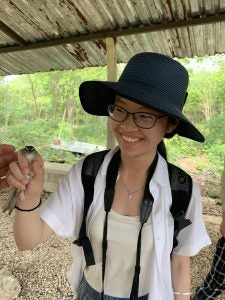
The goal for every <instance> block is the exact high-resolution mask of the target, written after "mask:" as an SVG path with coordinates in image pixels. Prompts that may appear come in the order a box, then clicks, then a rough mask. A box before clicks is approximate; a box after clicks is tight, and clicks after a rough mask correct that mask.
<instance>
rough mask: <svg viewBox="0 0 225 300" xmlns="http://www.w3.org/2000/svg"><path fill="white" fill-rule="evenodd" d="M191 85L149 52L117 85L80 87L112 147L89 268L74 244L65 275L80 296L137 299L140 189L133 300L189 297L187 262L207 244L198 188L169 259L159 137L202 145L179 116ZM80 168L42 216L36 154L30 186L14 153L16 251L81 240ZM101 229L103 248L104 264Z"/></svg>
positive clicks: (98, 187) (97, 203) (177, 67)
mask: <svg viewBox="0 0 225 300" xmlns="http://www.w3.org/2000/svg"><path fill="white" fill-rule="evenodd" d="M187 86H188V73H187V71H186V69H185V68H184V67H183V66H182V65H181V64H180V63H178V62H177V61H175V60H173V59H171V58H169V57H167V56H164V55H161V54H157V53H151V52H146V53H140V54H137V55H135V56H134V57H132V58H131V60H130V61H129V62H128V63H127V66H126V67H125V69H124V71H123V73H122V75H121V77H120V79H119V81H118V82H99V81H87V82H84V83H83V84H81V86H80V99H81V104H82V106H83V108H84V109H85V110H86V111H87V112H89V113H91V114H94V115H102V116H109V117H110V122H111V127H112V131H113V133H114V135H115V137H116V139H117V142H118V147H116V148H115V149H113V150H111V151H110V152H109V153H108V154H107V155H106V157H105V159H104V161H103V164H102V166H101V168H100V170H99V173H98V175H97V177H96V181H95V190H94V199H93V202H92V204H91V206H90V209H89V211H88V215H87V231H88V235H89V238H90V240H91V244H92V247H93V251H94V257H95V262H96V263H95V265H93V266H89V267H86V266H81V264H80V258H81V257H80V255H81V252H80V248H78V247H77V246H76V245H74V247H73V256H74V264H73V266H72V268H71V270H70V279H71V278H72V282H73V286H74V287H75V288H77V299H78V300H79V299H108V300H113V299H114V300H116V299H137V295H135V292H134V291H133V284H132V282H133V280H134V278H133V274H134V266H135V261H136V259H137V257H138V254H137V252H138V251H137V248H138V247H137V241H138V235H139V233H140V211H141V207H142V202H143V201H142V200H143V195H144V193H145V191H148V192H149V193H150V195H151V197H152V199H153V206H152V211H151V212H150V215H149V217H148V219H147V222H146V224H145V225H144V226H143V228H142V238H141V252H140V265H141V272H140V274H139V287H138V284H136V285H135V286H136V288H137V287H138V288H137V293H138V297H139V298H138V299H142V300H146V299H151V300H156V299H157V300H171V299H175V300H179V299H180V300H187V299H190V294H191V293H190V289H191V276H190V258H189V257H190V256H191V255H195V254H196V253H198V252H199V251H200V249H201V248H202V247H204V246H206V245H209V244H210V239H209V237H208V235H207V232H206V229H205V226H204V222H203V218H202V211H201V203H200V194H199V189H198V187H197V185H196V184H195V183H194V184H193V191H192V197H191V200H190V203H189V207H188V210H187V213H186V218H188V219H190V220H191V222H192V224H191V225H190V226H188V227H186V228H185V229H183V230H181V232H180V233H179V235H178V246H177V247H176V248H174V250H173V252H172V254H171V249H172V244H173V224H174V223H173V218H172V215H171V214H170V206H171V201H172V199H171V189H170V183H169V176H168V169H167V162H166V160H165V158H163V157H162V155H161V154H160V153H159V151H160V149H161V146H163V138H164V137H172V136H173V135H174V134H175V133H177V134H179V135H181V136H184V137H187V138H190V139H192V140H196V141H199V142H203V141H204V138H203V136H202V134H201V133H200V132H199V131H198V130H197V129H196V128H195V127H194V125H192V124H191V123H190V121H189V120H188V119H187V118H186V117H185V116H184V115H183V113H182V108H183V105H184V103H185V101H186V97H187V92H186V90H187ZM118 149H119V152H118ZM115 153H119V163H118V166H117V168H118V170H117V174H116V180H115V185H114V194H113V199H112V207H111V209H110V212H109V214H108V217H107V228H106V226H104V222H106V221H105V220H106V217H105V216H106V213H105V210H104V192H105V184H106V176H107V172H108V169H107V168H108V165H109V164H110V161H111V159H112V157H114V154H115ZM164 154H165V153H164ZM82 163H83V160H81V161H79V162H78V164H77V165H75V166H74V167H73V168H72V169H71V171H70V172H69V174H68V175H67V177H66V178H65V179H64V180H63V182H62V183H61V184H60V186H59V188H58V190H57V192H56V193H55V194H54V195H52V197H51V198H50V199H49V200H48V201H47V202H46V203H45V204H44V205H43V206H42V207H41V210H40V212H39V209H38V207H39V204H40V195H41V192H42V188H43V181H44V179H43V173H44V171H43V162H42V159H41V158H40V157H38V158H37V159H36V160H35V161H34V163H33V165H32V170H31V171H32V173H33V174H32V175H33V179H32V180H31V181H30V182H29V183H27V180H26V176H25V175H27V174H28V173H29V172H30V170H29V168H28V165H27V163H26V161H25V160H24V159H23V158H22V157H19V163H12V164H11V173H10V174H9V175H8V177H7V179H8V182H9V184H10V185H12V186H15V187H17V188H19V189H21V190H22V192H21V194H20V197H19V198H18V200H17V209H16V213H15V220H14V233H15V240H16V243H17V245H18V248H19V249H21V250H25V249H31V248H34V247H35V246H36V245H38V244H39V243H40V242H42V241H43V240H44V239H45V238H47V237H48V236H50V235H51V234H53V233H54V232H55V233H56V234H58V235H60V236H67V237H68V236H71V237H77V236H78V234H79V229H80V225H81V221H82V215H83V196H84V191H83V188H82V183H81V167H82ZM103 231H104V235H105V234H106V235H107V245H108V247H107V252H106V253H105V258H106V261H105V263H104V264H102V261H103V256H104V255H102V240H103ZM139 250H140V248H139ZM103 252H104V251H103ZM103 265H105V267H104V268H103ZM137 271H138V270H137ZM103 274H104V276H103ZM134 281H135V280H134ZM131 290H132V291H131ZM103 295H104V296H103Z"/></svg>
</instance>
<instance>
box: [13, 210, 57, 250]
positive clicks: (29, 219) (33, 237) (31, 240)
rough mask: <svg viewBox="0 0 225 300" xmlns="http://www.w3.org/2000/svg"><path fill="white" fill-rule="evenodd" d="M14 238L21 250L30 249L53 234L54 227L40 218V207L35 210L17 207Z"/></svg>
mask: <svg viewBox="0 0 225 300" xmlns="http://www.w3.org/2000/svg"><path fill="white" fill-rule="evenodd" d="M13 230H14V238H15V242H16V245H17V247H18V249H19V250H21V251H24V250H29V249H33V248H34V247H36V246H37V245H38V244H40V243H41V242H42V241H43V240H44V239H45V238H46V237H48V236H50V235H51V234H53V231H52V229H51V228H50V227H49V226H48V225H47V224H46V223H45V222H44V221H43V220H42V219H41V218H40V215H39V208H37V209H35V210H33V211H19V210H17V209H15V217H14V224H13Z"/></svg>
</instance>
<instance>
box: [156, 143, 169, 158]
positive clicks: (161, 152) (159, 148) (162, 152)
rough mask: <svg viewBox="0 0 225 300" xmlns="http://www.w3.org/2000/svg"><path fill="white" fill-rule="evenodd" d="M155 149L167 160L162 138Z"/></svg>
mask: <svg viewBox="0 0 225 300" xmlns="http://www.w3.org/2000/svg"><path fill="white" fill-rule="evenodd" d="M157 151H158V152H159V154H160V155H162V157H163V158H165V160H166V161H167V151H166V145H165V143H164V141H163V140H161V142H160V143H159V144H158V146H157Z"/></svg>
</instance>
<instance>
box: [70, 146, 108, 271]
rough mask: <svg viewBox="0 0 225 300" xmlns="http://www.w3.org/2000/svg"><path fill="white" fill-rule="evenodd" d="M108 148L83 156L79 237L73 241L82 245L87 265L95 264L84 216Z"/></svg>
mask: <svg viewBox="0 0 225 300" xmlns="http://www.w3.org/2000/svg"><path fill="white" fill-rule="evenodd" d="M108 152H109V150H104V151H99V152H96V153H92V154H90V155H88V156H87V157H85V159H84V162H83V166H82V170H81V181H82V184H83V189H84V212H83V219H82V223H81V227H80V232H79V238H78V239H77V240H75V241H74V242H73V243H74V244H76V245H77V246H81V247H83V251H84V256H85V261H86V265H87V266H92V265H94V264H95V259H94V254H93V250H92V247H91V242H90V240H89V238H88V237H87V233H86V217H87V212H88V209H89V207H90V205H91V202H92V200H93V196H94V183H95V177H96V176H97V174H98V170H99V168H100V166H101V164H102V162H103V160H104V158H105V155H106V154H107V153H108Z"/></svg>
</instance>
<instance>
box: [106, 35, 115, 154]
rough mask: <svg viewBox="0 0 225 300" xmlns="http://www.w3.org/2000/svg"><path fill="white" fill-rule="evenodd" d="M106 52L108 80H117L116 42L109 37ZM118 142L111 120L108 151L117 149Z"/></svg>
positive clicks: (108, 128) (108, 126) (108, 127)
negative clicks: (112, 129)
mask: <svg viewBox="0 0 225 300" xmlns="http://www.w3.org/2000/svg"><path fill="white" fill-rule="evenodd" d="M105 41H106V52H107V80H109V81H116V80H117V55H116V40H115V39H114V38H111V37H107V38H106V39H105ZM115 145H116V141H115V138H114V136H113V134H112V131H111V128H110V124H109V120H108V122H107V149H112V148H113V147H115Z"/></svg>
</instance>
